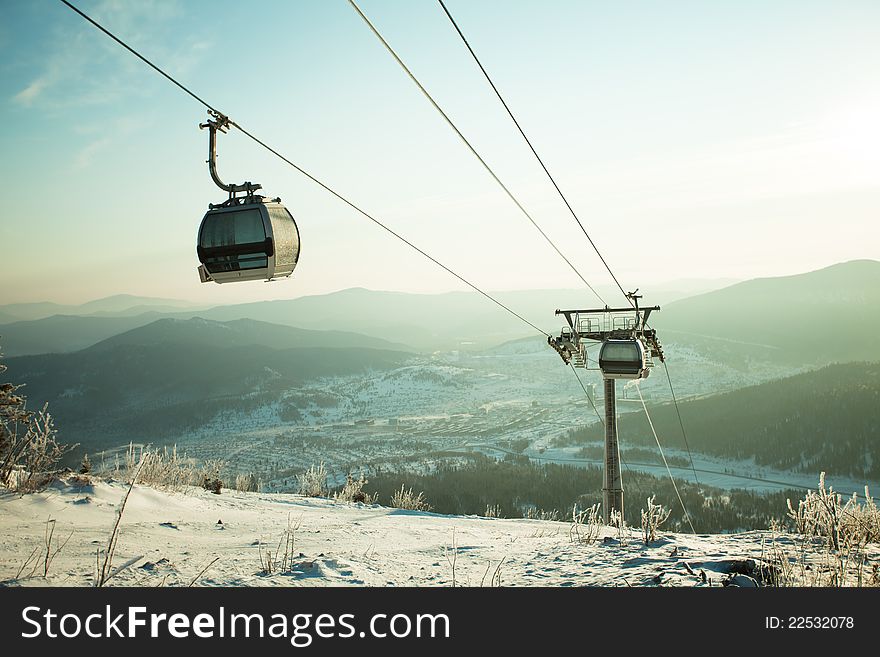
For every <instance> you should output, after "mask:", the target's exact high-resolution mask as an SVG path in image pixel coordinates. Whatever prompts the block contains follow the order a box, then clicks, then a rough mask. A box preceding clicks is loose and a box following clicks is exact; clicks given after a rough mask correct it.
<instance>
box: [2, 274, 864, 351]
mask: <svg viewBox="0 0 880 657" xmlns="http://www.w3.org/2000/svg"><path fill="white" fill-rule="evenodd" d="M720 282H721V281H716V283H720ZM681 286H682V287H690V288H692V289H694V288H696V287H697V283H695V282H694V281H682V282H681ZM645 292H646V294H647V295H649V296H646V299H645V301H646V302H647V303H652V304H653V303H660V305H661V312H659V313H655V314H654V315H653V316H652V318H651V319H652V324H653V325H654V326H655V327H656V328H657V329H658V330H659V332H660V337H661V341H663V342H667V343H668V342H675V343H679V344H683V345H687V346H692V347H695V348H698V350H699V351H701V352H702V353H704V354H705V355H706V356H708V357H710V358H713V359H714V360H717V361H719V362H724V363H729V364H731V365H733V366H736V367H748V364H749V362H752V361H755V360H758V361H761V360H768V361H774V362H780V363H784V364H785V365H793V366H804V365H807V366H809V365H821V364H823V363H828V362H835V361H846V360H865V359H867V360H871V359H872V358H874V357H876V356H875V354H876V353H877V351H876V349H875V348H874V337H873V326H874V325H875V323H876V321H877V320H878V319H880V262H877V261H873V260H856V261H852V262H847V263H841V264H838V265H834V266H831V267H826V268H825V269H820V270H817V271H814V272H808V273H804V274H797V275H793V276H783V277H777V278H761V279H754V280H751V281H745V282H741V283H736V284H734V285H730V286H728V287H723V288H721V289H715V290H713V291H710V292H705V293H702V294H698V295H697V296H693V297H688V298H684V299H679V300H677V301H672V302H671V303H665V302H663V301H662V297H663V295H662V294H653V295H652V293H651V291H650V290H645ZM493 294H494V295H495V296H496V298H497V299H498V300H499V301H501V302H502V303H504V304H506V305H507V306H508V307H510V308H511V309H513V310H515V311H516V312H517V313H519V314H521V315H522V316H523V317H524V318H526V319H528V320H529V321H530V322H532V323H534V324H535V325H536V326H538V327H540V328H541V329H543V330H545V331H547V332H548V333H556V332H557V331H558V330H559V328H560V327H561V325H562V324H563V320H562V318H560V317H557V316H555V315H554V311H555V310H556V309H557V308H566V307H568V308H583V307H595V306H597V305H599V304H598V302H597V300H595V299H591V295H590V294H589V293H588V292H586V291H584V290H524V291H513V292H497V293H493ZM618 297H619V292H618V294H617V295H615V296H613V297H612V296H608V297H606V298H607V299H608V301H609V303H612V304H613V303H615V302H614V299H617V298H618ZM137 299H139V298H138V297H121V298H117V297H114V298H111V300H109V301H108V300H103V301H100V302H94V304H92V305H89V304H86V306H88V308H87V309H88V310H91V311H94V313H93V314H92V315H89V316H68V315H55V316H51V317H45V318H43V319H39V320H30V321H19V322H13V323H8V324H4V325H0V348H2V349H3V351H4V352H5V353H6V354H7V355H9V356H17V355H27V354H38V353H48V352H70V351H76V350H78V349H83V348H86V347H89V346H91V345H94V344H96V343H98V342H100V341H102V340H105V339H107V338H110V337H112V336H114V335H117V334H120V333H123V332H126V331H129V330H132V329H135V328H138V327H141V326H145V325H147V324H150V323H152V322H154V321H155V320H157V319H161V318H174V319H179V320H186V319H190V318H194V317H201V318H203V319H207V320H213V321H220V322H227V321H232V320H242V319H249V320H254V321H258V322H264V323H269V324H275V325H282V326H287V327H294V328H297V329H303V330H313V331H326V330H328V329H330V328H332V329H334V330H338V331H342V332H351V333H359V334H362V335H364V336H370V337H371V338H374V339H379V340H383V341H385V342H388V343H391V344H395V345H409V348H411V349H415V350H420V351H426V352H430V351H435V350H452V349H475V350H479V349H487V348H490V347H493V346H495V345H499V344H501V343H504V342H507V341H510V340H517V339H521V338H525V337H528V336H530V335H536V332H535V331H534V330H533V329H531V328H530V327H529V326H528V325H526V324H525V323H524V322H522V321H520V320H519V319H517V318H516V317H513V316H512V315H510V314H508V313H507V312H505V311H504V310H503V309H502V308H499V307H498V306H496V305H494V304H492V303H491V301H488V300H487V299H485V298H483V297H482V296H480V295H479V294H476V293H473V292H449V293H443V294H411V293H404V292H382V291H372V290H366V289H363V288H351V289H347V290H342V291H339V292H334V293H331V294H324V295H315V296H306V297H299V298H296V299H288V300H274V301H259V302H252V303H245V304H233V305H226V306H214V307H211V308H203V309H193V308H190V309H186V310H178V311H174V312H170V311H168V310H167V309H166V308H163V307H162V306H161V305H152V306H147V307H149V308H150V310H149V311H148V312H144V313H141V314H137V315H133V316H119V315H118V314H117V315H115V316H110V315H108V316H103V315H102V313H104V312H111V310H106V309H107V308H111V309H112V308H114V307H119V306H124V305H126V304H127V303H130V302H132V301H134V300H137ZM163 301H167V300H162V299H153V300H150V303H153V304H158V303H160V302H163ZM180 303H185V302H180ZM4 308H9V307H8V306H7V307H0V313H2V312H3V309H4ZM102 308H104V309H105V310H102ZM133 308H134V307H133ZM112 312H116V311H112ZM0 317H2V314H0Z"/></svg>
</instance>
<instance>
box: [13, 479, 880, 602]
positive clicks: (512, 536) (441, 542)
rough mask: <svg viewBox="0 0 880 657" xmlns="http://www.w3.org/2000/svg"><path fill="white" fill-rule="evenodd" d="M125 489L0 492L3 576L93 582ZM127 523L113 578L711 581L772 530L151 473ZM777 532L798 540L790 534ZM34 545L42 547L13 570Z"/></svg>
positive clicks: (118, 582)
mask: <svg viewBox="0 0 880 657" xmlns="http://www.w3.org/2000/svg"><path fill="white" fill-rule="evenodd" d="M126 489H127V487H126V486H125V485H124V484H123V483H122V482H119V481H116V482H113V481H109V482H107V481H100V480H96V481H93V482H92V483H91V484H90V485H82V484H77V483H76V479H75V478H71V479H69V480H68V482H67V483H65V482H56V483H55V484H53V485H52V486H51V487H50V488H48V489H47V490H45V491H43V492H40V493H35V494H30V495H25V496H17V495H13V494H11V493H0V582H2V583H3V584H6V585H46V584H48V585H52V586H90V585H92V583H93V578H94V573H95V562H96V551H98V550H102V549H104V548H105V547H106V545H107V541H108V539H109V536H110V532H111V529H112V527H113V524H114V521H115V514H116V509H117V508H118V505H119V503H120V501H121V500H122V498H123V496H124V494H125V491H126ZM50 518H51V519H54V520H55V530H54V538H53V541H54V542H53V546H59V545H61V544H62V543H63V542H64V541H65V540H66V539H68V536H69V540H68V541H67V543H66V545H64V547H63V549H61V551H60V552H59V553H58V554H57V556H55V558H54V560H53V561H52V563H51V565H50V567H49V572H48V577H46V578H44V577H42V574H43V563H44V562H43V558H42V556H41V555H42V554H43V553H44V552H45V547H44V546H45V535H46V527H47V520H48V519H50ZM121 527H122V529H121V533H120V536H119V541H118V548H117V551H116V556H115V559H114V565H115V566H119V565H123V564H125V563H126V562H129V561H130V560H133V562H132V564H131V566H130V567H128V568H126V569H124V570H123V571H122V572H120V573H119V574H118V575H117V576H116V577H115V578H113V579H112V580H111V581H110V584H111V585H114V586H157V585H162V584H165V585H168V586H186V585H188V584H189V583H190V582H192V581H193V580H195V583H196V584H197V585H199V586H313V585H316V586H345V585H352V586H452V585H453V562H454V565H455V570H454V578H455V580H454V583H455V585H458V586H480V585H481V584H482V585H487V586H488V585H490V584H492V583H493V582H494V583H496V584H497V583H498V580H499V579H500V583H501V585H503V586H657V585H662V586H712V585H714V586H719V585H721V584H722V582H724V581H725V580H727V579H729V578H730V577H731V576H732V573H733V572H735V571H738V570H742V569H743V562H744V561H745V560H748V559H752V560H759V559H760V558H761V557H762V555H766V554H767V552H768V543H769V541H771V540H772V537H771V536H770V535H769V534H768V533H766V532H746V533H740V534H727V535H701V536H692V535H684V534H665V533H664V534H662V535H661V536H660V538H659V540H657V541H656V542H654V543H653V544H651V545H650V546H646V545H645V544H644V543H643V542H642V541H641V539H640V537H639V533H638V532H637V531H635V530H632V531H631V532H630V533H628V534H626V535H625V536H623V537H620V536H618V533H617V531H616V530H615V529H612V528H603V529H602V530H601V535H600V539H599V540H597V541H595V542H592V543H590V544H585V543H583V542H577V541H573V540H572V536H571V533H570V532H571V528H572V526H571V523H567V522H550V521H540V520H525V519H515V520H513V519H511V520H505V519H494V518H478V517H460V516H443V515H437V514H432V513H422V512H414V511H403V510H399V509H392V508H384V507H380V506H375V505H373V506H368V505H363V504H350V503H342V502H334V501H331V500H325V499H317V498H307V497H302V496H299V495H291V494H275V493H243V492H238V491H229V490H224V491H223V492H222V494H220V495H214V494H212V493H209V492H207V491H205V490H202V489H198V488H188V489H187V490H186V491H184V492H168V491H164V490H157V489H154V488H150V487H145V486H136V487H135V488H134V490H133V492H132V494H131V497H130V498H129V501H128V505H127V507H126V509H125V513H124V516H123V519H122V524H121ZM288 527H291V528H292V530H293V531H292V537H293V538H292V540H293V543H292V549H290V550H289V552H290V553H291V554H292V557H291V559H290V560H289V562H288V563H286V564H285V565H284V567H282V568H281V569H280V571H279V572H274V573H272V574H265V573H264V572H263V570H264V567H263V565H264V564H265V562H266V560H267V551H270V550H271V551H272V552H273V553H274V552H275V551H276V550H278V549H279V545H280V552H281V554H279V555H278V556H279V560H280V557H281V555H283V553H284V551H285V545H286V543H285V542H283V541H282V539H283V537H284V536H285V533H286V530H287V528H288ZM621 538H623V540H620V539H621ZM778 540H779V541H780V543H779V545H781V546H784V547H786V548H787V549H788V550H789V551H791V552H794V546H793V544H792V543H791V539H790V538H788V537H782V538H779V539H778ZM53 549H54V547H53ZM35 550H36V553H37V555H38V558H36V559H34V560H32V561H31V565H29V566H28V567H27V568H25V569H24V571H23V572H21V573H19V570H20V569H21V566H22V564H23V563H25V561H26V560H27V559H28V555H31V554H32V553H33V552H34V551H35ZM215 558H217V560H216V561H215V562H214V563H213V564H211V562H212V560H214V559H215ZM878 558H880V550H876V551H875V552H874V553H872V554H871V560H872V561H873V562H874V563H876V562H877V559H878ZM33 564H37V565H36V569H35V572H34V574H33V575H31V571H32V569H33ZM208 564H211V565H210V566H209V567H208V568H207V569H206V570H205V571H204V573H203V574H201V576H199V575H200V573H201V571H202V570H203V569H204V568H205V567H206V566H208ZM746 569H747V568H746ZM701 571H702V573H704V574H705V581H704V578H703V577H702V573H701ZM737 579H738V581H745V583H749V582H748V580H742V578H737Z"/></svg>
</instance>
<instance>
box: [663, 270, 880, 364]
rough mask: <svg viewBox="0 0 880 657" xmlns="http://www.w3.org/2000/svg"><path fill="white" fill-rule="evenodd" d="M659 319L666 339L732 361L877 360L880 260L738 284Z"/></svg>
mask: <svg viewBox="0 0 880 657" xmlns="http://www.w3.org/2000/svg"><path fill="white" fill-rule="evenodd" d="M652 320H653V325H654V326H655V327H656V328H657V329H658V332H659V333H660V335H661V336H665V340H666V341H676V342H683V343H687V344H698V345H700V346H701V347H702V350H703V351H707V352H710V353H711V352H712V351H713V350H716V351H718V352H720V353H724V354H727V355H729V356H731V357H739V358H743V359H749V358H751V359H757V360H762V359H766V360H775V361H784V362H786V363H789V364H792V365H816V364H825V363H832V362H846V361H850V360H877V359H878V358H880V349H878V348H877V346H876V345H877V338H876V335H877V326H878V322H880V262H878V261H876V260H853V261H850V262H845V263H840V264H837V265H832V266H830V267H826V268H824V269H819V270H816V271H812V272H808V273H805V274H798V275H794V276H782V277H778V278H758V279H754V280H750V281H745V282H742V283H737V284H735V285H731V286H730V287H726V288H723V289H721V290H715V291H713V292H708V293H705V294H701V295H698V296H695V297H690V298H688V299H682V300H680V301H676V302H674V303H671V304H669V305H668V306H667V307H665V308H663V310H662V312H660V313H657V314H656V315H654V316H653V317H652Z"/></svg>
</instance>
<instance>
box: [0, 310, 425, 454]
mask: <svg viewBox="0 0 880 657" xmlns="http://www.w3.org/2000/svg"><path fill="white" fill-rule="evenodd" d="M390 347H394V345H392V344H391V343H387V342H385V341H382V340H378V339H376V338H369V337H367V336H362V335H357V334H354V333H344V332H339V331H328V332H320V331H307V330H303V329H293V328H290V327H285V326H277V325H272V324H266V323H263V322H255V321H252V320H238V321H232V322H228V323H221V322H214V321H211V320H205V319H188V320H177V319H160V320H158V321H156V322H153V323H152V324H150V325H148V326H145V327H140V328H136V329H133V330H131V331H128V332H126V333H123V334H121V335H118V336H114V337H112V338H110V339H108V340H105V341H103V342H101V343H99V344H97V345H94V346H92V347H90V348H88V349H83V350H81V351H77V352H74V353H69V354H42V355H36V356H20V357H15V358H7V359H4V363H5V364H6V365H7V366H8V367H9V371H8V377H9V379H10V380H14V381H20V382H23V383H25V384H26V385H27V393H26V394H27V397H28V401H29V404H30V405H31V407H34V408H38V407H39V406H41V405H42V404H43V403H44V402H49V404H50V408H51V410H52V414H53V416H55V418H56V419H57V420H58V424H59V426H60V427H62V428H63V430H64V432H65V436H64V439H65V440H66V441H70V442H81V443H83V444H84V445H90V446H91V448H94V447H96V446H102V445H103V446H106V442H107V440H108V436H114V435H115V436H117V437H118V438H119V439H121V438H125V437H126V436H128V437H129V438H125V440H123V441H122V442H125V441H126V440H128V439H131V438H146V439H149V438H155V437H158V436H161V435H163V433H164V432H177V433H178V434H179V433H181V432H185V431H186V430H187V429H188V428H193V427H197V426H200V425H201V424H203V423H204V422H207V421H209V420H210V419H211V418H212V417H213V416H214V415H215V414H216V413H217V412H220V411H230V410H236V409H238V410H249V409H252V408H255V407H258V406H261V405H264V404H271V403H273V401H277V400H278V398H279V396H280V395H281V394H283V393H285V392H286V391H288V390H290V389H293V388H296V387H297V386H299V385H301V384H302V383H304V382H306V381H310V380H313V379H317V378H320V377H329V376H339V375H350V374H358V373H367V372H370V371H372V370H376V371H381V370H384V369H388V368H393V367H398V366H400V365H401V364H403V363H405V362H406V361H408V360H409V359H410V358H411V357H412V356H413V354H412V353H409V352H407V351H402V350H400V349H393V348H390Z"/></svg>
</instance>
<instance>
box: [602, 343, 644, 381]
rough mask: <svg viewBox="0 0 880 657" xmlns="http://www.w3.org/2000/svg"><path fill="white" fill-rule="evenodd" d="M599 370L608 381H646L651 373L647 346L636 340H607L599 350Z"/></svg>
mask: <svg viewBox="0 0 880 657" xmlns="http://www.w3.org/2000/svg"><path fill="white" fill-rule="evenodd" d="M599 369H600V370H602V376H603V377H604V378H606V379H644V378H647V376H648V374H649V373H650V371H651V370H650V369H649V368H648V356H647V353H646V351H645V345H644V344H642V341H641V340H639V339H635V338H634V339H632V340H605V341H604V342H603V343H602V347H601V348H600V349H599Z"/></svg>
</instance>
